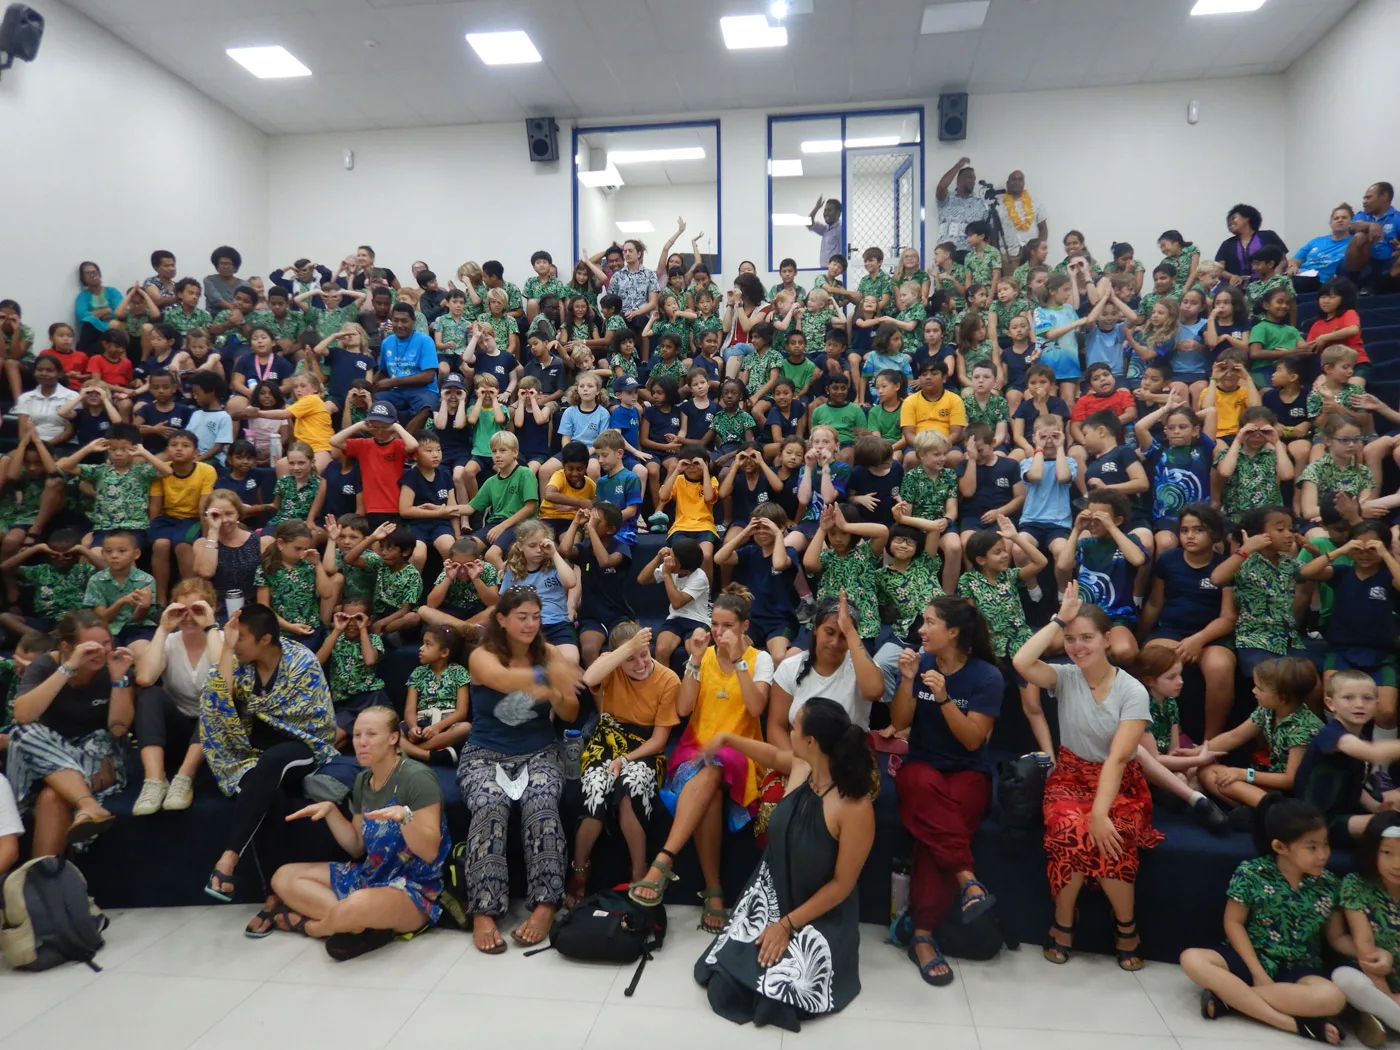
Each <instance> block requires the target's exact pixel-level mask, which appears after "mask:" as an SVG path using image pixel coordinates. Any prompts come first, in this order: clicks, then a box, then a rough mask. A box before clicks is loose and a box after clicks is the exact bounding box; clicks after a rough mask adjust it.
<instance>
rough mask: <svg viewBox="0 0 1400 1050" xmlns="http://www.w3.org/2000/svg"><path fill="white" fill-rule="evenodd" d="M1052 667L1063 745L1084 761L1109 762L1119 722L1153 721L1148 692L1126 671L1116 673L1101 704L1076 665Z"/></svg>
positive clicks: (1056, 665) (1054, 694)
mask: <svg viewBox="0 0 1400 1050" xmlns="http://www.w3.org/2000/svg"><path fill="white" fill-rule="evenodd" d="M1050 666H1051V667H1053V668H1054V669H1055V688H1054V689H1052V690H1050V692H1051V694H1052V695H1053V696H1055V697H1056V698H1058V700H1059V704H1060V743H1062V744H1063V745H1064V746H1065V747H1067V748H1069V750H1070V751H1072V752H1073V753H1074V754H1076V755H1078V756H1079V757H1080V758H1082V759H1084V760H1085V761H1087V762H1104V761H1107V759H1108V751H1109V747H1110V746H1111V745H1112V743H1113V734H1114V733H1116V732H1117V731H1118V723H1119V722H1132V721H1151V719H1152V709H1151V705H1150V703H1149V700H1148V696H1147V690H1146V688H1144V687H1143V685H1142V683H1141V682H1139V681H1138V680H1137V679H1136V678H1134V677H1133V676H1132V675H1130V674H1128V672H1127V671H1116V672H1115V674H1116V677H1115V678H1114V679H1113V686H1112V687H1111V688H1110V689H1109V691H1108V696H1107V698H1105V700H1104V702H1103V703H1098V702H1097V701H1095V700H1094V693H1093V691H1092V690H1091V689H1090V688H1089V683H1088V682H1087V681H1085V679H1084V672H1083V671H1081V670H1080V669H1079V668H1077V667H1075V666H1074V665H1073V664H1051V665H1050Z"/></svg>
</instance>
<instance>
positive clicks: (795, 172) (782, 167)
mask: <svg viewBox="0 0 1400 1050" xmlns="http://www.w3.org/2000/svg"><path fill="white" fill-rule="evenodd" d="M768 174H769V175H772V176H773V178H775V179H791V178H796V177H798V176H800V175H801V174H802V161H801V160H770V161H769V162H768Z"/></svg>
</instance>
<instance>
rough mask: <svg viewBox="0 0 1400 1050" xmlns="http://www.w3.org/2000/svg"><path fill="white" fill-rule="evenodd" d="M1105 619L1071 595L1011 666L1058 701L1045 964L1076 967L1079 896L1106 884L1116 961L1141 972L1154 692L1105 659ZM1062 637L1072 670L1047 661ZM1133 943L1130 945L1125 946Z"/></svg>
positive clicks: (1049, 794) (1048, 790) (1150, 840)
mask: <svg viewBox="0 0 1400 1050" xmlns="http://www.w3.org/2000/svg"><path fill="white" fill-rule="evenodd" d="M1110 626H1111V625H1110V624H1109V621H1108V616H1107V615H1106V614H1105V613H1104V611H1103V610H1102V609H1100V608H1099V607H1098V606H1097V605H1084V604H1082V603H1081V602H1080V600H1079V595H1078V593H1077V592H1076V591H1075V589H1074V588H1073V587H1069V588H1067V589H1066V590H1065V600H1064V602H1063V603H1062V604H1061V605H1060V611H1059V613H1058V615H1056V616H1053V617H1051V619H1050V622H1049V623H1048V624H1046V625H1045V626H1044V627H1042V628H1041V629H1040V630H1039V631H1037V632H1036V633H1035V634H1034V635H1032V636H1031V639H1030V641H1028V642H1026V644H1025V645H1023V646H1021V648H1020V649H1019V650H1017V652H1016V655H1015V656H1014V657H1013V658H1012V661H1011V663H1012V666H1013V667H1015V668H1016V670H1017V671H1018V672H1019V673H1020V675H1021V676H1022V677H1023V678H1025V679H1026V680H1027V681H1028V682H1030V683H1031V684H1032V685H1037V686H1039V687H1040V688H1041V689H1045V690H1047V691H1049V693H1050V694H1051V695H1052V696H1055V697H1056V698H1057V699H1058V700H1059V705H1060V753H1059V755H1058V756H1057V757H1056V764H1055V768H1054V770H1053V771H1052V772H1051V774H1050V776H1049V778H1048V779H1047V780H1046V783H1045V804H1044V810H1045V852H1046V855H1047V857H1048V867H1049V875H1050V893H1051V896H1053V897H1054V899H1055V925H1054V928H1053V929H1052V930H1051V931H1050V935H1049V937H1048V938H1047V939H1046V941H1045V949H1044V950H1045V958H1046V959H1047V960H1049V961H1050V962H1052V963H1066V962H1069V957H1070V949H1071V948H1072V947H1073V944H1074V915H1075V910H1076V909H1075V905H1076V902H1077V901H1078V900H1079V891H1080V890H1081V889H1083V888H1084V886H1085V885H1089V886H1092V885H1093V884H1094V883H1095V882H1097V883H1098V884H1099V885H1100V886H1102V887H1103V892H1104V895H1105V896H1106V897H1108V902H1109V905H1110V906H1111V907H1112V909H1113V919H1114V923H1115V925H1116V926H1117V927H1118V931H1117V932H1118V944H1119V948H1118V949H1117V954H1118V965H1119V966H1120V967H1121V968H1122V969H1124V970H1140V969H1142V965H1143V962H1142V953H1141V951H1140V950H1139V938H1138V934H1137V919H1136V918H1135V917H1134V913H1133V884H1134V883H1135V882H1136V881H1137V869H1138V850H1140V849H1147V848H1149V847H1152V846H1155V845H1157V843H1159V842H1161V841H1162V839H1163V837H1164V836H1163V835H1162V833H1161V832H1160V831H1158V830H1157V829H1156V828H1154V827H1153V826H1152V795H1151V794H1150V793H1149V792H1148V789H1147V779H1146V778H1145V777H1144V776H1143V775H1142V769H1141V768H1140V767H1139V766H1138V764H1137V763H1136V762H1135V761H1133V759H1134V757H1135V756H1136V753H1137V747H1138V744H1139V743H1141V742H1142V734H1143V732H1144V731H1145V730H1146V729H1147V727H1148V725H1149V724H1151V721H1152V710H1151V702H1150V700H1149V699H1148V695H1147V690H1146V689H1144V688H1143V687H1142V684H1141V683H1140V682H1138V681H1137V680H1136V679H1135V678H1133V677H1132V675H1130V674H1128V672H1127V671H1122V670H1119V669H1118V668H1117V667H1114V666H1113V664H1111V663H1109V660H1108V651H1109V650H1108V631H1109V627H1110ZM1062 632H1063V637H1064V646H1065V653H1066V655H1068V656H1069V658H1070V659H1071V660H1072V661H1074V662H1073V664H1072V665H1071V666H1069V667H1066V666H1064V665H1063V664H1047V663H1046V662H1045V661H1044V660H1042V659H1041V655H1042V654H1043V653H1044V652H1045V650H1046V649H1048V648H1049V647H1050V646H1051V645H1052V644H1053V643H1054V642H1055V641H1057V640H1058V639H1059V637H1060V636H1061V633H1062ZM1125 945H1126V946H1125Z"/></svg>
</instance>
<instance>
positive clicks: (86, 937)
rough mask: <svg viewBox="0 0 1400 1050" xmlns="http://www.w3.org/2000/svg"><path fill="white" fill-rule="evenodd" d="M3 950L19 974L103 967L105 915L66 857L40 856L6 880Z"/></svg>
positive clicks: (3, 889) (0, 937)
mask: <svg viewBox="0 0 1400 1050" xmlns="http://www.w3.org/2000/svg"><path fill="white" fill-rule="evenodd" d="M0 893H3V901H4V913H5V918H4V926H3V928H0V951H3V953H4V956H5V961H6V962H8V963H9V964H10V965H11V966H13V967H14V968H15V969H16V970H48V969H52V968H53V967H55V966H57V965H59V964H60V963H65V962H80V963H85V964H87V965H88V966H90V967H91V968H92V969H94V970H101V969H102V967H100V966H98V965H97V964H96V963H94V962H93V961H92V960H93V956H95V955H96V954H97V952H98V949H100V948H101V947H102V931H103V930H105V929H106V928H107V916H105V915H103V914H102V912H101V910H100V909H99V908H98V907H97V905H96V904H94V903H93V902H92V898H91V897H89V896H88V892H87V880H86V879H84V878H83V875H82V872H80V871H79V870H78V869H77V868H75V867H74V866H73V865H72V864H69V863H68V862H67V861H66V860H64V859H63V858H62V857H36V858H35V859H34V860H31V861H29V862H28V863H27V864H22V865H20V867H18V868H16V869H15V870H14V871H12V872H10V874H9V875H7V876H6V877H5V881H4V884H3V886H2V887H0Z"/></svg>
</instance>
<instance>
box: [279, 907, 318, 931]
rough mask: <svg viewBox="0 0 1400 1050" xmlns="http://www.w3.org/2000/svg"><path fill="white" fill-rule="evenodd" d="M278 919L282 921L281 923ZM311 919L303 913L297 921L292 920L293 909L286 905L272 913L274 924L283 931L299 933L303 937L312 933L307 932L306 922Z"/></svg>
mask: <svg viewBox="0 0 1400 1050" xmlns="http://www.w3.org/2000/svg"><path fill="white" fill-rule="evenodd" d="M298 914H300V913H298ZM278 919H281V920H282V921H281V922H280V923H279V922H278V921H277V920H278ZM310 921H311V920H310V919H308V918H307V917H306V916H305V915H302V916H301V917H300V918H299V919H298V920H297V921H296V922H292V909H291V908H288V907H286V906H285V905H284V906H283V907H281V908H278V909H277V910H276V911H275V912H273V913H272V924H273V925H274V926H276V927H277V929H279V930H281V931H282V932H283V933H299V934H301V935H302V936H303V937H310V936H311V934H309V933H307V932H306V924H307V923H308V922H310Z"/></svg>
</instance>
